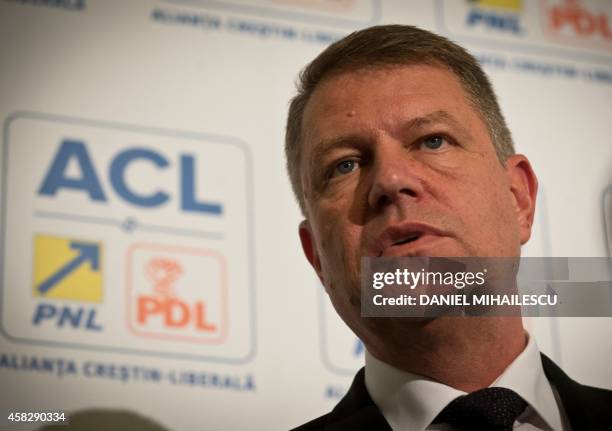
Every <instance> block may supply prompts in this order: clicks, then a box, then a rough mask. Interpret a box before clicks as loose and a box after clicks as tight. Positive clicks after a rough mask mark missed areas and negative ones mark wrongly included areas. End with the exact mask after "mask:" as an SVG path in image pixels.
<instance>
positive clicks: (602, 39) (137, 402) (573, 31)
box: [0, 0, 612, 430]
mask: <svg viewBox="0 0 612 431" xmlns="http://www.w3.org/2000/svg"><path fill="white" fill-rule="evenodd" d="M382 23H404V24H413V25H418V26H420V27H422V28H426V29H429V30H432V31H435V32H437V33H440V34H442V35H445V36H447V37H449V38H451V39H452V40H455V41H457V42H459V43H460V44H462V45H464V46H466V47H467V48H469V49H470V51H471V52H472V53H473V54H475V55H476V56H477V57H478V59H479V60H480V61H481V63H482V65H483V66H484V68H485V70H486V71H487V73H488V74H489V75H490V76H491V79H492V81H493V83H494V86H495V88H496V90H497V92H498V94H499V98H500V102H501V105H502V107H503V111H504V114H505V116H506V118H507V120H508V123H509V125H510V128H511V130H512V132H513V135H514V139H515V141H516V146H517V149H518V150H519V151H521V152H524V153H526V154H527V155H528V156H529V157H530V159H531V161H532V163H533V166H534V169H535V171H536V172H537V174H538V177H539V180H540V195H539V198H538V203H537V215H536V224H535V232H534V235H533V238H532V239H531V241H530V242H529V244H528V245H527V246H526V247H525V248H524V254H525V255H529V256H606V255H608V253H609V250H610V249H611V246H610V244H609V241H610V232H609V230H610V226H611V225H612V222H611V221H610V220H611V219H610V217H612V216H611V215H610V213H609V208H610V203H609V202H610V199H611V198H610V191H609V190H610V189H609V185H610V184H612V143H611V142H612V141H611V138H610V137H611V136H612V121H611V119H612V2H609V1H587V0H574V1H570V0H541V1H536V0H534V1H521V0H480V1H462V0H453V1H451V0H446V1H445V0H436V1H416V0H412V1H411V0H402V1H399V0H398V1H392V0H223V1H222V0H165V1H164V0H157V1H153V0H138V1H105V0H2V1H0V40H2V44H1V45H0V64H1V68H0V95H1V97H0V119H1V121H2V127H3V129H2V130H3V134H2V152H1V162H2V168H1V180H0V181H1V187H2V194H1V208H2V214H1V229H2V230H1V232H2V233H1V259H0V265H1V266H0V273H1V285H0V330H1V333H0V340H1V341H0V342H1V345H0V386H1V387H2V390H1V391H0V407H1V410H2V412H3V415H4V414H6V413H7V412H9V411H40V410H64V411H69V412H78V411H83V410H86V409H91V408H99V409H112V410H117V409H126V410H129V411H131V412H135V413H138V414H140V415H142V416H145V417H148V418H151V419H152V420H154V421H156V422H158V423H160V424H162V425H164V426H166V427H168V428H171V429H176V430H190V429H196V427H197V429H215V430H217V429H218V430H232V429H236V430H238V429H262V430H263V429H266V430H274V429H277V430H282V429H287V428H289V427H290V426H292V425H297V424H299V423H301V422H303V421H305V420H307V419H309V418H312V417H314V416H317V415H319V414H321V413H323V412H325V411H327V410H329V409H330V408H331V407H332V406H333V405H334V404H335V403H336V402H337V401H338V399H339V398H340V397H341V396H342V395H343V394H344V393H345V391H346V390H347V389H348V386H349V384H350V381H351V379H352V376H353V374H354V372H355V371H356V370H357V369H358V368H360V367H361V366H362V363H363V352H364V350H363V345H362V344H361V343H360V342H359V341H358V340H357V339H356V338H355V337H354V336H353V335H352V334H351V333H350V332H349V331H348V329H346V328H345V327H344V325H343V324H342V323H341V322H340V321H339V319H338V317H337V316H336V314H335V312H334V311H333V309H332V307H331V306H330V305H329V302H328V300H327V297H326V295H325V294H324V291H323V289H322V288H321V286H320V285H319V284H318V282H317V280H316V278H315V276H314V274H313V272H312V271H311V269H310V268H309V266H308V264H307V263H306V260H305V259H304V258H303V256H302V252H301V248H300V245H299V242H298V237H297V224H298V222H299V221H300V214H299V212H298V209H297V206H296V204H295V203H294V199H293V197H292V195H291V192H290V187H289V182H288V181H287V179H286V176H285V171H284V157H283V150H282V148H283V128H284V122H285V118H286V110H287V105H288V100H289V99H290V97H291V96H292V94H293V92H294V79H295V78H296V76H297V73H298V71H299V70H300V69H301V68H302V67H303V66H304V65H305V64H306V63H307V62H308V61H309V60H311V59H312V58H314V57H315V56H316V55H317V53H319V52H320V51H321V50H322V49H323V48H324V47H325V46H326V45H328V44H329V43H330V42H332V41H334V40H336V39H338V38H340V37H342V36H344V35H346V34H348V33H349V32H351V31H353V30H355V29H360V28H364V27H367V26H370V25H375V24H382ZM606 190H608V192H607V194H606ZM606 208H607V210H608V213H607V215H606ZM606 217H607V218H606ZM606 226H608V227H607V228H606ZM604 300H605V298H604ZM526 323H527V326H528V327H529V328H530V331H531V333H532V334H533V336H535V337H536V339H537V341H538V344H539V346H540V348H541V349H542V350H543V351H544V352H546V353H547V354H549V355H550V356H552V357H553V358H554V359H555V360H556V361H557V362H558V363H560V364H561V365H562V366H563V367H564V368H565V370H566V371H567V372H568V373H569V374H570V375H572V376H573V377H575V378H576V379H578V380H580V381H582V382H584V383H587V384H592V385H597V386H604V387H609V388H612V366H611V365H610V363H611V362H610V360H611V358H612V329H611V323H612V322H611V320H610V319H608V318H590V319H583V318H542V319H537V318H534V319H531V320H530V321H528V322H526ZM37 427H38V425H36V424H31V425H30V426H29V427H28V426H26V427H25V428H22V429H28V428H30V429H36V428H37Z"/></svg>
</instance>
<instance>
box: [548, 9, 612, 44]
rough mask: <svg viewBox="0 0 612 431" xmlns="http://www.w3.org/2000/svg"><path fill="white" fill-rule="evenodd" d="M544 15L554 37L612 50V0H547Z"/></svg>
mask: <svg viewBox="0 0 612 431" xmlns="http://www.w3.org/2000/svg"><path fill="white" fill-rule="evenodd" d="M542 14H543V17H544V27H545V29H546V34H547V36H548V37H549V38H550V39H551V40H553V41H555V42H559V43H570V44H573V45H577V46H583V47H589V48H595V49H604V50H608V51H612V25H611V24H612V23H611V21H612V2H609V1H587V0H544V1H543V3H542Z"/></svg>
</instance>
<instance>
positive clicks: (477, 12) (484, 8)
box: [466, 0, 524, 34]
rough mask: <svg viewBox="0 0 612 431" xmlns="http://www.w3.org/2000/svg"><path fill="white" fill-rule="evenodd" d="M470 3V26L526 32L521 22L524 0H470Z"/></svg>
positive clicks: (467, 19)
mask: <svg viewBox="0 0 612 431" xmlns="http://www.w3.org/2000/svg"><path fill="white" fill-rule="evenodd" d="M468 4H469V5H470V6H471V7H470V9H469V11H468V14H467V18H466V23H467V26H468V27H481V28H484V29H485V30H491V31H499V32H507V33H512V34H522V33H524V29H523V26H522V24H521V12H522V10H523V4H522V0H468Z"/></svg>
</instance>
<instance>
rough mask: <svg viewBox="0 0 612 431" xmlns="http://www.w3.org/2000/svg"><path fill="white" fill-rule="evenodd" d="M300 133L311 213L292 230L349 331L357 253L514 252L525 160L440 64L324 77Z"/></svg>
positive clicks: (525, 231) (528, 209)
mask: <svg viewBox="0 0 612 431" xmlns="http://www.w3.org/2000/svg"><path fill="white" fill-rule="evenodd" d="M303 130H304V134H303V141H302V145H303V152H302V154H303V156H302V161H301V163H302V164H301V169H302V184H303V188H304V192H305V198H306V208H307V213H308V219H307V221H304V222H303V223H302V225H301V226H300V237H301V240H302V244H303V247H304V251H305V253H306V255H307V257H308V259H309V260H310V262H311V263H312V265H313V266H314V268H315V269H316V271H317V273H318V274H319V276H320V278H321V279H322V282H323V284H324V285H325V287H326V289H327V291H328V293H329V294H330V297H331V299H332V302H333V303H334V306H335V307H336V309H337V311H338V312H339V314H340V315H341V316H342V317H343V318H344V319H345V321H347V323H348V324H349V326H351V327H353V329H354V330H355V329H356V328H355V327H354V326H355V324H356V322H357V321H358V320H359V318H358V316H359V304H360V294H359V286H360V281H359V276H360V260H361V257H362V256H447V257H451V256H480V257H492V256H518V255H519V253H520V245H521V244H522V243H524V242H526V241H527V239H528V238H529V234H530V226H531V222H532V217H533V201H534V200H535V187H536V182H535V177H534V176H533V173H532V172H531V168H530V167H529V163H528V161H527V160H526V159H525V158H524V157H523V156H513V157H511V158H510V159H509V160H508V162H507V164H506V166H503V165H502V164H501V163H500V161H499V160H498V158H497V155H496V153H495V149H494V147H493V145H492V143H491V139H490V137H489V133H488V131H487V128H486V126H485V124H484V122H483V121H482V119H481V118H480V116H479V115H478V113H477V112H476V110H475V109H474V108H473V107H472V105H471V104H470V103H469V102H468V100H467V99H466V96H465V92H464V90H463V88H462V87H461V85H460V84H459V81H458V80H457V78H456V77H455V76H454V75H453V74H452V73H451V72H449V71H447V70H446V69H442V68H438V67H433V66H426V65H414V66H398V67H394V68H387V69H375V70H361V71H357V72H351V73H345V74H341V75H338V76H334V77H332V78H328V79H327V80H324V81H323V82H322V83H320V84H319V86H318V87H317V89H316V90H315V92H314V94H313V95H312V97H311V99H310V100H309V102H308V104H307V106H306V110H305V113H304V118H303ZM528 201H529V202H528ZM351 323H352V324H351ZM356 332H358V331H356ZM358 335H360V334H359V333H358Z"/></svg>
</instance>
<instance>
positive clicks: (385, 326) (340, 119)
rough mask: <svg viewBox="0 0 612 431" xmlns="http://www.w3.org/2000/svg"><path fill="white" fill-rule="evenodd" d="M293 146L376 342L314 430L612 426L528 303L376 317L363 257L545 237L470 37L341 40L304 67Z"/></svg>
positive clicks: (305, 192)
mask: <svg viewBox="0 0 612 431" xmlns="http://www.w3.org/2000/svg"><path fill="white" fill-rule="evenodd" d="M285 149H286V155H287V166H288V170H289V176H290V179H291V183H292V186H293V190H294V192H295V194H296V197H297V200H298V202H299V204H300V207H301V210H302V212H303V214H304V217H305V220H304V221H303V222H302V223H301V224H300V227H299V235H300V240H301V243H302V247H303V250H304V253H305V255H306V257H307V258H308V261H309V262H310V264H311V265H312V267H313V268H314V269H315V271H316V273H317V275H318V276H319V278H320V280H321V282H322V284H323V285H324V286H325V289H326V291H327V293H328V295H329V297H330V299H331V301H332V303H333V305H334V307H335V309H336V311H337V312H338V314H339V315H340V316H341V318H342V319H343V320H344V322H345V323H346V324H347V325H348V326H349V327H350V328H351V329H352V330H353V332H355V334H356V335H357V336H358V337H359V338H360V339H361V340H362V341H363V342H364V344H365V346H366V349H367V352H366V366H365V371H364V370H363V369H362V370H361V371H360V372H359V373H358V374H357V376H356V377H355V380H354V382H353V385H352V386H351V388H350V390H349V393H348V394H347V395H346V396H345V397H344V398H343V399H342V400H341V401H340V403H339V404H338V405H337V406H336V408H334V410H333V411H332V412H331V413H329V414H327V415H325V416H322V417H321V418H319V419H317V420H314V421H312V422H311V423H309V424H306V425H304V426H303V427H301V428H300V429H305V430H306V429H325V430H341V429H363V430H366V429H367V430H377V429H385V430H388V429H393V430H424V429H428V430H429V429H432V430H433V429H436V430H443V429H500V430H501V429H512V428H513V427H514V428H517V429H521V430H535V429H538V430H539V429H541V430H544V429H555V430H568V429H574V430H576V429H612V421H611V420H610V415H609V414H608V413H607V407H608V408H609V407H612V395H611V394H612V393H611V392H610V391H604V390H599V389H594V388H587V387H584V386H581V385H579V384H578V383H575V382H573V381H572V380H570V379H569V378H568V377H567V376H566V375H565V374H563V372H562V371H561V370H560V369H559V368H557V367H556V366H555V365H554V364H553V363H552V362H551V361H550V360H549V359H547V358H546V357H544V356H542V357H541V358H540V354H539V352H538V349H537V346H536V345H535V341H534V340H533V339H530V338H529V336H528V334H526V333H525V331H524V329H523V326H522V321H521V318H520V317H480V318H476V317H439V318H436V319H425V320H424V319H421V320H415V319H406V318H363V317H361V313H360V309H361V308H360V271H361V268H360V262H361V258H362V257H363V256H371V257H378V256H408V257H410V256H446V257H451V256H475V257H517V256H519V255H520V246H521V245H522V244H524V243H526V242H527V240H528V239H529V237H530V234H531V226H532V224H533V217H534V211H535V201H536V192H537V180H536V177H535V175H534V173H533V170H532V168H531V166H530V164H529V161H528V160H527V158H526V157H525V156H523V155H519V154H515V153H514V147H513V143H512V138H511V135H510V132H509V130H508V128H507V127H506V124H505V120H504V118H503V116H502V114H501V111H500V109H499V106H498V104H497V101H496V97H495V94H494V93H493V90H492V87H491V85H490V83H489V81H488V79H487V77H486V75H485V74H484V72H483V71H482V70H481V68H480V67H479V65H478V64H477V62H476V60H475V59H474V58H473V57H472V56H471V55H470V54H468V53H467V52H466V51H465V50H464V49H463V48H461V47H459V46H457V45H455V44H454V43H452V42H450V41H448V40H447V39H445V38H442V37H440V36H437V35H435V34H432V33H430V32H427V31H424V30H420V29H418V28H415V27H411V26H398V25H391V26H379V27H372V28H369V29H365V30H362V31H359V32H356V33H353V34H351V35H349V36H347V37H346V38H344V39H342V40H340V41H338V42H336V43H334V44H333V45H331V46H329V47H328V48H327V49H326V50H325V51H324V52H323V53H321V54H320V55H319V56H318V57H317V58H316V59H315V60H314V61H313V62H312V63H310V64H309V65H308V66H307V67H306V68H305V70H304V71H303V72H302V74H301V76H300V83H299V86H298V94H297V96H296V97H295V98H294V99H293V100H292V102H291V106H290V108H289V116H288V121H287V134H286V147H285ZM490 386H493V387H495V388H494V389H492V388H489V387H490ZM485 388H488V389H485ZM500 388H501V389H500ZM466 394H469V395H467V396H466Z"/></svg>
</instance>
